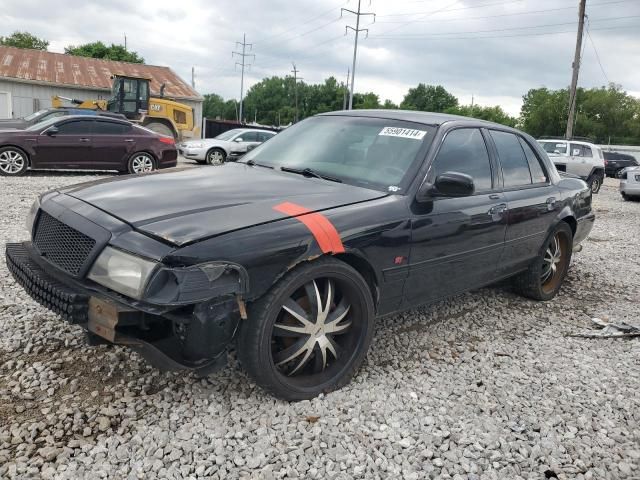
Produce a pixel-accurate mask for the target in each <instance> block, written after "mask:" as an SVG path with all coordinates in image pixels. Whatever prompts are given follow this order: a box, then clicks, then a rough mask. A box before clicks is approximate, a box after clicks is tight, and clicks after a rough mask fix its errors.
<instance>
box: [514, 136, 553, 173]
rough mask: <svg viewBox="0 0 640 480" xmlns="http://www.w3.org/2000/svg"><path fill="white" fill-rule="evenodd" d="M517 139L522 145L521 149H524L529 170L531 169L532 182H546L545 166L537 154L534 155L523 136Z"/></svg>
mask: <svg viewBox="0 0 640 480" xmlns="http://www.w3.org/2000/svg"><path fill="white" fill-rule="evenodd" d="M518 140H520V146H521V147H522V150H524V154H525V156H526V157H527V161H528V162H529V170H531V178H532V179H533V183H547V182H548V181H549V178H548V177H547V174H546V173H545V168H544V166H543V165H542V162H541V161H540V158H539V157H538V155H536V152H534V151H533V149H532V148H531V147H530V146H529V144H528V143H527V141H526V140H525V139H524V138H522V137H518Z"/></svg>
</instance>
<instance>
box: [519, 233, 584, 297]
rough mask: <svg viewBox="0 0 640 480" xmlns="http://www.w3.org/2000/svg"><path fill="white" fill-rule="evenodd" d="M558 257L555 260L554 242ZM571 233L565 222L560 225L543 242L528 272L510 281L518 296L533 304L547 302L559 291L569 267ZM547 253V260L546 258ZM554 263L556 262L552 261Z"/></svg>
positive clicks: (571, 242)
mask: <svg viewBox="0 0 640 480" xmlns="http://www.w3.org/2000/svg"><path fill="white" fill-rule="evenodd" d="M556 239H557V241H558V245H559V247H560V248H561V249H562V250H561V254H560V255H561V256H559V257H557V258H556V256H555V251H554V246H555V241H556ZM572 251H573V232H572V231H571V227H570V226H569V225H568V224H567V223H566V222H560V223H558V225H556V227H555V228H554V229H553V231H552V232H551V233H550V234H549V236H548V237H547V238H546V239H545V241H544V244H543V245H542V248H541V249H540V252H539V253H538V256H537V257H536V259H535V260H534V261H533V263H531V265H530V266H529V268H528V269H527V270H526V271H524V272H522V273H520V274H519V275H517V276H516V277H514V278H513V285H514V287H515V289H516V291H517V292H518V293H520V294H521V295H523V296H525V297H528V298H532V299H534V300H551V299H552V298H553V297H555V296H556V294H557V293H558V292H559V291H560V288H561V287H562V283H563V282H564V279H565V277H566V276H567V272H568V271H569V264H570V263H571V253H572ZM550 253H551V258H550ZM556 260H557V261H556Z"/></svg>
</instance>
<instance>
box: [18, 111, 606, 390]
mask: <svg viewBox="0 0 640 480" xmlns="http://www.w3.org/2000/svg"><path fill="white" fill-rule="evenodd" d="M132 196H134V197H135V201H132ZM591 200H592V193H591V190H590V189H589V187H588V186H587V184H586V183H585V182H584V181H582V180H581V179H578V178H570V177H567V178H561V177H560V175H559V174H558V172H557V171H556V169H555V168H554V166H553V164H552V163H551V162H550V160H549V158H548V157H547V155H546V154H545V153H544V151H543V150H542V149H541V147H540V146H539V145H538V144H537V143H536V141H535V140H534V139H533V138H532V137H530V136H529V135H527V134H525V133H522V132H520V131H518V130H515V129H512V128H509V127H505V126H503V125H498V124H495V123H490V122H485V121H480V120H474V119H470V118H464V117H457V116H452V115H444V114H430V113H424V112H403V111H392V110H353V111H350V112H339V113H334V114H322V115H318V116H315V117H312V118H309V119H306V120H304V121H302V122H299V123H297V124H295V125H293V126H292V127H290V128H288V129H287V130H285V131H284V132H282V133H280V134H278V135H277V136H276V137H274V138H273V139H272V140H270V141H268V142H266V143H264V144H263V145H260V146H259V147H257V148H255V149H254V150H252V151H251V152H249V153H248V154H247V155H246V156H245V157H244V158H243V159H242V160H241V161H239V162H230V163H226V164H224V165H222V166H221V167H219V168H217V169H215V171H214V170H203V169H185V170H181V171H173V172H163V173H159V174H157V175H148V176H143V177H129V178H126V179H119V180H116V179H110V180H106V181H105V180H101V181H99V182H95V183H90V184H84V185H80V186H76V187H73V186H72V187H66V188H61V189H58V190H57V191H51V192H48V193H45V194H44V195H42V196H41V197H40V198H39V199H38V200H36V202H35V203H34V205H33V207H32V208H31V212H30V214H29V218H28V228H29V231H30V232H31V240H30V241H26V242H23V243H9V244H7V247H6V261H7V265H8V268H9V270H10V271H11V272H12V273H13V275H14V277H15V278H16V281H17V282H18V283H19V284H20V285H22V287H23V288H24V289H25V290H26V291H27V292H28V293H29V294H30V295H31V296H32V297H33V298H35V299H36V300H37V301H39V302H40V303H42V304H43V305H45V306H46V307H48V308H50V309H52V310H53V311H55V312H58V313H60V314H61V315H62V316H63V317H65V318H66V319H67V320H68V321H70V322H72V323H76V324H80V325H82V326H83V327H84V328H85V329H87V330H88V332H90V334H89V336H90V338H91V339H92V341H105V342H110V343H115V344H123V345H128V346H130V347H132V348H134V349H136V350H137V351H138V352H140V353H141V354H142V355H143V356H144V357H146V358H147V359H148V360H149V361H150V362H152V363H153V364H154V365H158V366H161V367H163V368H170V369H189V370H194V371H196V372H198V373H199V374H201V375H204V374H206V373H209V372H210V371H212V370H213V369H215V368H217V367H219V366H220V365H222V364H223V363H224V361H225V360H226V352H227V349H228V348H230V347H231V346H233V345H235V348H236V349H237V354H238V356H239V359H240V361H241V364H242V366H243V367H244V369H246V371H247V372H248V373H249V375H250V376H251V378H252V379H253V380H254V381H255V382H256V383H257V384H259V385H260V386H262V387H264V388H265V389H267V390H268V391H270V392H272V393H273V394H275V395H277V396H278V397H281V398H284V399H287V400H300V399H305V398H311V397H314V396H316V395H318V394H320V393H321V392H328V391H330V390H333V389H336V388H339V387H341V386H343V385H345V384H347V383H348V382H349V380H350V378H351V377H352V376H353V375H354V374H355V372H356V371H357V370H358V368H359V367H360V365H361V364H362V362H363V361H364V358H365V356H366V354H367V350H368V348H369V345H370V343H371V340H372V337H373V331H374V325H375V322H376V320H375V318H376V317H381V316H383V315H387V314H390V313H393V312H398V311H401V310H406V309H410V308H414V307H417V306H419V305H424V304H427V303H432V302H435V301H437V300H439V299H441V298H443V297H447V296H451V295H456V294H459V293H461V292H464V291H467V290H470V289H475V288H478V287H481V286H483V285H487V284H491V283H494V282H496V281H498V280H502V279H505V278H509V277H513V278H512V280H511V283H512V284H513V285H514V286H515V288H516V289H517V290H518V291H519V292H520V293H521V294H523V295H524V296H526V297H529V298H533V299H536V300H550V299H552V298H553V297H554V296H555V295H556V294H557V293H558V291H559V289H560V288H561V286H562V283H563V281H564V278H565V276H566V274H567V270H568V268H569V265H570V261H571V255H572V251H573V250H574V248H575V247H576V246H577V245H579V244H580V243H581V242H582V241H583V240H584V239H585V238H586V237H587V235H588V234H589V232H590V231H591V228H592V226H593V222H594V218H595V217H594V213H593V212H592V208H591ZM54 232H59V233H58V234H53V233H54Z"/></svg>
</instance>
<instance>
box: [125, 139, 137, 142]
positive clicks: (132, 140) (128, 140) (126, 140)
mask: <svg viewBox="0 0 640 480" xmlns="http://www.w3.org/2000/svg"><path fill="white" fill-rule="evenodd" d="M134 141H135V140H134V139H133V138H126V139H125V142H129V143H133V142H134Z"/></svg>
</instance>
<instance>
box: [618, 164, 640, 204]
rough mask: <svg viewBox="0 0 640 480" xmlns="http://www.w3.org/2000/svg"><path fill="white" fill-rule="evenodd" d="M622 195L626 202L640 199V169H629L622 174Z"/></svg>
mask: <svg viewBox="0 0 640 480" xmlns="http://www.w3.org/2000/svg"><path fill="white" fill-rule="evenodd" d="M620 194H621V195H622V198H624V199H625V200H629V199H630V198H640V167H627V168H625V169H624V170H622V171H621V172H620Z"/></svg>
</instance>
